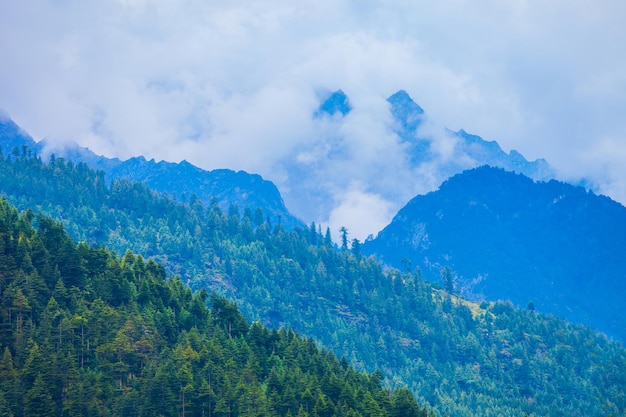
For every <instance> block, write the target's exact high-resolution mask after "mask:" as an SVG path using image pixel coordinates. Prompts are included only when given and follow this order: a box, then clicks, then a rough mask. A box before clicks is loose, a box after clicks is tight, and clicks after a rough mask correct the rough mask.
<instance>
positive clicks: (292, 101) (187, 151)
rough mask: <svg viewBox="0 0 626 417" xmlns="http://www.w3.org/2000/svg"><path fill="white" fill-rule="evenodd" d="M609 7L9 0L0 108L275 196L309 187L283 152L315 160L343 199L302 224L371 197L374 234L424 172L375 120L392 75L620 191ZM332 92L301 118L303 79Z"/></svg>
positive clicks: (98, 145)
mask: <svg viewBox="0 0 626 417" xmlns="http://www.w3.org/2000/svg"><path fill="white" fill-rule="evenodd" d="M625 19H626V3H624V2H621V1H616V0H600V1H596V2H588V1H584V0H576V1H574V2H571V1H565V0H555V1H551V2H539V1H537V0H519V1H510V2H500V1H495V0H490V1H486V2H480V3H476V2H474V1H469V0H444V1H440V2H435V3H433V2H426V1H417V2H406V1H399V0H396V1H388V2H385V3H378V2H356V1H351V0H341V1H328V0H317V1H301V2H298V3H293V2H288V1H281V0H274V1H272V0H268V1H260V2H258V1H257V2H253V1H249V0H238V1H232V2H205V1H200V0H187V1H183V0H161V1H153V0H119V1H117V2H99V3H93V2H89V3H81V2H56V1H51V0H49V1H46V0H38V1H29V2H10V3H9V4H7V5H5V6H4V7H3V13H2V14H1V15H0V108H2V109H4V111H6V112H7V113H8V114H9V115H10V116H11V117H13V118H14V119H15V120H16V122H18V123H19V124H20V125H21V126H22V127H23V128H24V129H26V130H27V131H29V132H30V133H31V134H32V135H33V136H34V137H35V138H36V139H41V138H43V137H46V138H48V139H49V140H51V141H59V142H67V141H70V140H76V141H78V142H79V143H81V144H83V145H86V146H89V147H91V148H92V149H93V150H95V151H96V152H100V153H104V154H106V155H108V156H118V157H122V158H126V157H129V156H133V155H137V154H143V155H145V156H146V157H148V158H156V159H167V160H174V161H178V160H181V159H187V160H189V161H191V162H193V163H195V164H197V165H199V166H201V167H203V168H206V169H213V168H223V167H228V168H233V169H245V170H248V171H251V172H258V173H260V174H262V175H264V176H265V177H266V178H268V179H271V180H273V181H275V182H276V183H277V184H278V185H279V187H281V190H282V191H283V192H284V193H285V199H286V201H287V202H288V203H289V202H293V201H295V199H297V198H300V196H301V195H305V196H306V194H307V192H306V190H297V189H295V188H296V186H297V185H298V184H297V183H294V182H293V181H290V179H289V178H288V177H286V172H285V170H284V168H285V161H286V159H288V158H294V159H297V158H299V161H300V164H301V165H302V167H309V168H308V169H309V171H307V170H306V169H304V168H303V170H304V171H303V172H310V170H311V167H313V166H314V167H316V170H317V171H316V172H317V174H316V176H315V178H314V179H310V180H309V181H308V182H307V181H305V183H306V184H309V185H310V186H311V187H324V188H326V189H327V194H328V196H330V197H332V196H337V195H341V194H342V193H343V194H344V195H346V196H350V198H348V197H345V198H343V199H339V200H337V205H336V206H332V204H331V206H329V207H323V208H320V209H319V210H317V212H315V217H314V218H311V219H305V220H307V221H308V220H316V221H324V220H328V219H330V218H331V213H334V214H332V216H335V217H334V218H338V217H337V216H339V214H338V213H343V212H344V211H343V210H344V208H345V207H350V206H351V204H349V203H348V201H370V202H371V203H372V204H371V205H372V207H374V208H375V207H388V208H385V209H380V210H378V209H374V208H373V209H372V210H373V211H372V214H371V221H370V220H365V219H364V220H363V221H364V222H365V223H367V224H369V225H372V226H370V232H369V233H374V232H376V230H374V229H373V227H374V226H373V225H375V224H378V223H379V220H378V219H379V218H381V216H382V214H381V213H385V212H386V210H388V211H391V212H393V210H395V209H397V208H398V206H399V205H401V204H403V203H404V202H405V200H407V199H408V197H410V196H411V195H412V194H411V193H415V192H418V191H422V190H429V189H432V188H433V187H436V186H437V185H438V181H439V179H438V178H437V177H436V176H434V175H433V174H432V172H430V171H429V169H428V167H426V166H423V167H421V168H420V170H419V171H418V172H412V171H411V170H410V169H408V167H407V164H406V162H405V161H404V160H403V154H402V145H401V144H400V143H399V142H398V141H397V140H396V139H397V138H396V137H395V136H394V135H393V134H392V133H391V131H390V129H389V123H390V121H389V114H388V113H387V112H386V111H385V108H386V105H387V104H386V102H385V98H386V97H388V96H389V95H391V94H392V93H394V92H395V91H396V90H398V89H405V90H407V91H408V92H409V93H410V94H411V95H412V96H413V97H414V98H415V99H416V101H417V102H418V103H419V104H420V105H422V107H423V108H424V109H425V110H426V111H427V113H428V114H429V117H430V119H432V120H433V121H434V124H435V125H446V126H448V127H449V128H451V129H452V130H458V129H461V128H463V129H465V130H466V131H468V132H471V133H476V134H479V135H481V136H483V137H484V138H485V139H487V140H497V141H498V142H499V143H500V145H501V146H502V147H503V148H504V149H505V150H507V151H508V150H510V149H517V150H519V151H520V152H521V153H522V154H524V155H525V156H526V157H527V158H529V159H534V158H539V157H545V158H546V159H548V161H549V162H551V163H552V164H553V165H554V166H555V167H556V168H557V169H558V170H559V172H561V173H562V175H563V177H564V178H570V179H571V178H577V177H582V176H588V177H591V179H592V180H593V181H594V182H596V183H597V184H601V189H602V190H603V191H605V192H607V193H609V194H610V195H611V196H612V197H614V198H618V199H620V201H622V202H626V196H625V195H623V194H624V192H623V191H621V190H623V189H624V187H623V184H624V182H625V181H626V180H625V179H626V172H624V170H623V169H622V167H623V166H626V164H624V158H625V157H626V156H625V155H624V154H623V151H622V150H623V149H626V119H624V117H623V113H624V110H625V109H626V43H625V42H623V39H626V25H624V24H623V22H624V20H625ZM338 88H341V89H343V90H344V91H345V92H346V93H347V94H348V96H349V97H350V100H351V102H352V104H353V107H354V111H353V112H352V113H350V114H349V115H348V117H346V118H345V120H343V121H342V122H340V123H337V122H336V121H335V122H334V123H335V124H334V125H333V122H332V121H327V122H319V121H317V122H316V121H312V120H311V115H312V113H313V112H314V111H315V108H316V106H317V105H318V101H317V100H318V93H319V92H320V91H333V90H336V89H338ZM336 128H337V129H339V133H336V132H337V129H336ZM329 132H334V133H332V134H333V135H335V136H334V137H325V136H324V135H325V134H327V133H329ZM433 137H434V138H435V139H437V141H436V143H435V147H437V149H438V150H439V152H440V154H441V156H442V159H443V160H445V158H446V157H448V158H449V157H450V156H451V155H453V153H452V147H451V145H452V142H450V138H449V137H448V138H446V137H440V136H436V135H435V136H433ZM607 138H609V139H607ZM339 151H341V152H344V154H342V155H343V156H342V157H338V158H335V159H333V155H335V156H336V152H339ZM333 152H335V154H333ZM320 158H325V159H328V160H320ZM329 158H330V159H329ZM353 184H360V185H359V187H357V188H356V189H355V188H353V187H354V185H353ZM599 186H600V185H599ZM355 190H357V191H358V193H357V191H355ZM350 193H357V194H350ZM357 196H359V197H358V198H357ZM364 196H365V197H364ZM373 196H374V197H373ZM346 198H348V200H346ZM377 199H379V200H377ZM403 200H404V201H403ZM385 202H386V203H385ZM383 203H384V204H383ZM387 203H388V204H390V205H389V206H386V205H385V204H387ZM329 204H330V203H329ZM365 206H366V204H363V205H355V207H365ZM333 210H334V211H333ZM355 210H360V209H357V208H355ZM376 210H378V211H376ZM389 216H390V214H388V216H387V217H389ZM355 217H356V216H355ZM376 227H377V226H376ZM352 228H353V229H355V230H356V228H355V227H354V226H353V227H352ZM355 233H356V232H355Z"/></svg>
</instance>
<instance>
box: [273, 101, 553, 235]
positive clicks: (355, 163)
mask: <svg viewBox="0 0 626 417" xmlns="http://www.w3.org/2000/svg"><path fill="white" fill-rule="evenodd" d="M303 130H304V131H305V132H306V135H308V136H307V137H306V138H304V139H302V140H300V141H298V142H296V145H294V146H293V148H292V150H291V151H289V152H286V153H285V156H284V157H283V158H281V159H280V160H279V161H278V162H277V163H276V171H277V172H278V173H279V174H277V175H275V177H276V178H279V177H280V178H281V180H280V181H281V182H280V183H278V187H279V188H280V189H281V191H282V192H283V196H284V198H285V201H286V203H287V206H288V207H289V208H290V209H291V210H292V211H293V213H295V214H296V215H297V216H298V217H300V218H302V219H307V221H310V220H313V221H315V222H318V223H320V222H321V223H323V224H328V223H331V226H332V228H333V230H338V229H339V227H341V226H346V227H347V228H348V229H349V230H352V229H354V230H357V229H364V228H363V227H362V226H361V225H359V224H358V223H357V220H356V219H357V218H359V219H365V220H364V221H366V222H368V221H369V222H370V223H371V224H372V225H371V226H370V230H371V233H375V232H378V231H379V230H380V229H379V228H378V227H380V228H382V227H383V226H384V225H386V224H387V223H388V222H389V221H390V220H391V217H392V215H393V213H395V212H397V211H398V210H399V209H400V208H401V207H402V206H403V205H404V204H406V202H407V201H409V200H410V199H411V198H412V197H413V196H415V195H416V194H419V193H424V192H428V191H432V190H434V189H436V187H437V186H438V185H439V184H441V182H443V181H444V180H446V179H447V178H449V177H451V176H452V175H455V174H458V173H460V172H462V171H464V170H467V169H471V168H475V167H478V166H481V165H491V166H498V167H502V168H505V169H507V170H511V171H515V172H519V173H523V174H525V175H527V176H529V177H531V178H533V179H536V180H547V179H551V178H553V177H554V172H553V171H552V169H551V168H550V166H549V165H548V163H547V162H546V161H545V160H543V159H538V160H535V161H528V160H526V159H525V158H524V157H523V156H522V155H521V154H520V153H519V152H517V151H515V150H511V151H510V152H508V153H507V152H505V151H503V150H502V148H500V146H499V145H498V143H497V142H495V141H487V140H484V139H482V138H481V137H480V136H477V135H472V134H469V133H467V132H465V131H464V130H459V131H457V132H453V131H451V130H448V129H445V128H444V127H442V126H438V125H436V124H435V123H434V122H433V121H432V119H431V118H430V117H429V115H428V113H427V112H426V111H425V110H424V109H423V108H422V107H421V106H420V105H419V104H417V103H416V102H415V101H414V100H413V99H412V98H411V96H410V95H409V94H408V93H407V92H406V91H404V90H400V91H397V92H395V93H394V94H392V95H390V96H389V97H388V98H387V99H386V101H385V102H384V103H374V104H372V103H360V102H358V101H355V102H354V103H353V102H352V101H351V100H350V98H349V95H348V94H346V93H345V92H344V91H342V90H337V91H335V92H334V93H331V94H330V95H328V96H322V98H321V99H320V104H319V106H318V107H317V108H316V109H315V110H314V112H313V113H312V116H311V124H310V127H309V130H306V129H305V128H303ZM304 134H305V133H303V135H304ZM359 196H362V197H363V198H359ZM372 201H377V202H379V204H378V205H376V206H373V205H372ZM355 206H356V207H357V208H358V209H359V210H360V216H352V217H350V216H346V215H342V213H343V212H345V211H346V210H347V209H348V208H350V207H355ZM381 212H382V213H384V214H383V215H380V216H382V217H385V218H384V220H382V219H380V218H377V217H376V213H381ZM338 217H340V218H341V221H344V222H346V223H347V224H340V223H338V222H339V219H337V220H335V219H336V218H338ZM373 221H376V222H375V223H374V222H373ZM351 222H353V223H352V224H350V223H351ZM365 236H367V235H365ZM365 236H363V237H362V238H361V237H359V236H357V237H359V238H361V239H364V238H365Z"/></svg>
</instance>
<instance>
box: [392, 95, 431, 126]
mask: <svg viewBox="0 0 626 417" xmlns="http://www.w3.org/2000/svg"><path fill="white" fill-rule="evenodd" d="M387 101H388V102H389V104H391V115H392V116H393V117H394V119H396V120H397V121H398V122H400V123H401V125H402V128H403V130H405V131H411V132H412V131H415V130H416V129H417V127H418V126H419V125H420V123H421V121H422V115H423V114H424V109H422V108H421V107H420V106H419V104H417V103H416V102H415V101H413V99H412V98H411V96H410V95H409V93H407V92H406V91H404V90H399V91H397V92H396V93H394V94H393V95H391V96H390V97H389V98H388V99H387Z"/></svg>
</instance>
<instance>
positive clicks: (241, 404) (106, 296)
mask: <svg viewBox="0 0 626 417" xmlns="http://www.w3.org/2000/svg"><path fill="white" fill-rule="evenodd" d="M33 220H34V222H35V224H36V225H37V229H35V228H34V227H33V226H32V222H33ZM208 297H209V295H208V293H207V291H205V290H201V291H197V292H195V293H194V294H192V292H191V290H190V289H189V288H188V287H186V286H185V285H184V284H183V283H182V281H180V280H179V279H176V278H173V279H166V273H165V269H164V268H163V267H162V266H161V265H159V264H158V263H156V262H155V261H154V260H148V261H147V262H146V261H145V260H144V259H143V257H141V255H134V254H133V253H131V252H130V251H128V252H126V254H125V255H124V256H123V257H119V256H117V255H115V254H114V253H111V252H110V251H109V250H107V249H104V248H92V247H89V246H88V245H87V244H85V243H79V244H78V245H75V244H74V243H73V242H72V240H71V239H70V237H69V236H68V235H67V234H66V233H65V232H64V230H63V228H62V226H61V225H60V224H58V223H56V222H54V221H53V220H51V219H50V218H46V217H43V216H39V217H37V218H34V215H33V212H32V211H30V210H27V211H25V212H23V213H21V214H18V212H17V210H16V209H15V208H12V207H10V206H9V204H8V203H7V201H6V200H0V299H1V307H2V309H1V316H0V348H1V350H2V352H3V353H2V357H1V359H0V415H2V416H22V415H26V416H159V415H163V416H176V415H178V416H290V415H291V416H320V417H324V416H327V417H330V416H390V417H391V416H416V417H417V416H424V417H426V416H427V415H428V413H427V412H426V411H425V410H424V409H421V408H420V407H418V405H417V403H416V402H415V399H414V397H413V395H412V394H411V393H410V392H409V391H408V390H406V389H398V390H395V391H393V392H392V391H389V390H388V389H384V388H383V387H382V382H383V377H382V375H381V374H380V373H374V374H372V375H369V376H368V375H364V374H361V373H359V372H357V371H355V370H354V369H353V368H352V367H351V366H349V365H348V364H347V362H346V361H345V360H342V361H339V360H338V359H337V358H336V357H335V356H334V355H333V354H332V353H330V352H327V351H325V350H321V349H319V348H318V347H317V346H316V344H315V343H314V342H313V341H312V340H311V339H307V338H303V337H301V336H299V335H297V334H296V333H294V332H293V331H291V330H286V329H284V328H282V329H280V330H269V329H267V328H266V327H264V326H262V325H261V324H260V323H258V322H254V323H252V324H251V325H249V324H248V322H247V321H246V320H245V319H244V317H243V316H242V315H241V314H240V313H239V311H238V309H237V306H236V305H235V304H234V303H233V302H231V301H228V300H226V299H224V298H221V297H219V296H217V295H215V294H212V295H211V296H210V298H211V300H210V304H211V310H209V308H208V307H207V303H206V301H207V298H208Z"/></svg>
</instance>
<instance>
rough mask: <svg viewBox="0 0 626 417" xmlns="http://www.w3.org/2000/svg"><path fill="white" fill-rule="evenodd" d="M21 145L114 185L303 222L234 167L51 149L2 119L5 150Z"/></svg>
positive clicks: (262, 183) (265, 185) (274, 193)
mask: <svg viewBox="0 0 626 417" xmlns="http://www.w3.org/2000/svg"><path fill="white" fill-rule="evenodd" d="M22 146H25V147H26V148H27V149H32V150H33V151H34V152H35V153H37V154H42V153H54V154H55V155H56V156H61V157H64V158H66V159H69V160H71V161H74V162H83V163H85V164H86V165H87V166H89V167H90V168H93V169H97V170H102V171H104V172H105V178H106V179H107V180H108V181H109V182H110V181H111V180H113V179H116V178H125V179H128V180H130V181H137V182H142V183H144V184H146V185H147V186H148V187H150V188H152V189H154V190H156V191H158V192H160V193H167V194H169V195H170V196H175V197H176V198H177V199H179V200H188V199H189V198H191V197H192V196H194V195H195V196H196V197H197V198H199V199H200V200H202V201H203V202H205V203H207V204H208V203H211V201H212V200H213V199H215V200H216V201H217V202H218V204H219V205H220V206H221V207H222V209H224V210H226V209H228V207H229V206H230V205H231V204H234V205H237V206H238V207H239V209H240V210H241V211H243V210H244V209H245V208H246V207H251V208H255V207H260V208H262V209H263V211H264V213H265V214H266V215H267V216H269V218H270V220H271V221H272V222H274V223H278V222H280V223H282V224H283V225H285V226H286V227H294V226H297V225H303V224H304V223H302V221H300V220H299V219H298V218H296V217H295V216H294V215H292V214H291V213H290V212H289V211H288V210H287V208H286V207H285V203H284V201H283V199H282V196H281V195H280V192H279V191H278V189H277V188H276V186H275V185H274V184H273V183H272V182H270V181H267V180H265V179H263V178H262V177H261V176H260V175H258V174H249V173H247V172H245V171H238V172H235V171H233V170H230V169H216V170H211V171H205V170H203V169H201V168H198V167H196V166H194V165H192V164H190V163H189V162H187V161H182V162H180V163H172V162H165V161H160V162H156V161H155V160H154V159H152V160H146V159H145V158H144V157H142V156H139V157H134V158H130V159H128V160H125V161H122V160H120V159H117V158H106V157H104V156H99V155H96V154H94V153H93V152H92V151H91V150H89V149H87V148H84V147H80V146H78V145H75V144H74V145H71V146H68V147H64V148H58V149H55V148H48V147H47V144H46V142H45V141H41V142H35V141H34V140H33V138H32V137H31V136H29V135H28V134H27V133H26V132H24V131H23V130H22V129H21V128H20V127H19V126H18V125H17V124H15V123H14V122H13V121H12V120H11V119H9V118H1V117H0V150H1V151H2V152H3V153H5V154H9V153H10V152H12V151H13V149H14V148H16V147H17V148H18V150H20V149H21V148H22Z"/></svg>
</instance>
